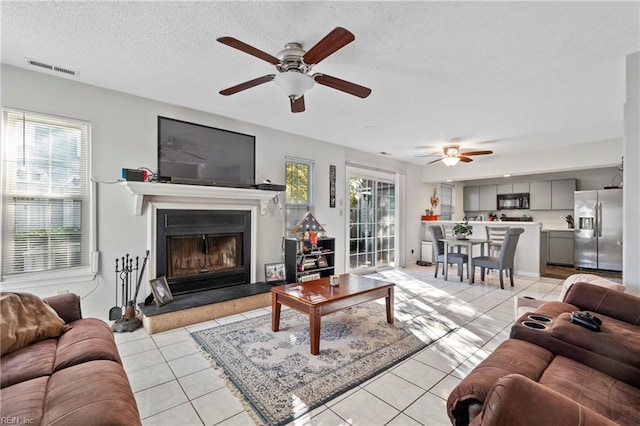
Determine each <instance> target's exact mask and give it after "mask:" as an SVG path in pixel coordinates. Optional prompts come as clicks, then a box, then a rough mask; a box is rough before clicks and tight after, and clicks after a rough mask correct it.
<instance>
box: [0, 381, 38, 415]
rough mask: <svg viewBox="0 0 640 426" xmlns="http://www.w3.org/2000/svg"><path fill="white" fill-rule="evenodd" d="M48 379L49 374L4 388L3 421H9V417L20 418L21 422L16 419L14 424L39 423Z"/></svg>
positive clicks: (2, 393) (1, 411)
mask: <svg viewBox="0 0 640 426" xmlns="http://www.w3.org/2000/svg"><path fill="white" fill-rule="evenodd" d="M48 381H49V376H46V377H38V378H37V379H32V380H27V381H25V382H22V383H17V384H15V385H13V386H8V387H6V388H2V391H0V395H1V396H2V398H1V399H0V400H1V401H2V404H0V416H1V418H2V420H4V421H3V423H8V420H7V419H9V420H10V419H20V421H21V423H18V422H17V421H16V422H15V423H14V424H29V425H39V424H40V420H41V419H42V403H43V401H44V398H45V393H46V391H47V382H48Z"/></svg>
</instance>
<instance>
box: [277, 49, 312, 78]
mask: <svg viewBox="0 0 640 426" xmlns="http://www.w3.org/2000/svg"><path fill="white" fill-rule="evenodd" d="M305 53H307V52H306V51H305V50H304V49H303V48H302V45H301V44H300V43H287V44H286V45H285V46H284V49H283V50H281V51H280V52H278V54H277V55H276V57H277V58H278V59H280V63H279V64H278V65H276V68H277V69H278V71H280V72H287V71H292V70H295V71H298V72H301V73H305V74H306V73H308V72H309V71H311V68H312V67H313V66H312V65H307V64H305V63H304V62H303V61H302V57H303V56H304V54H305Z"/></svg>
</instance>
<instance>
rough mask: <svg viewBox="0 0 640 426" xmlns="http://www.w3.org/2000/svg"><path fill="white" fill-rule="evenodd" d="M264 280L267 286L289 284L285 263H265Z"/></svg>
mask: <svg viewBox="0 0 640 426" xmlns="http://www.w3.org/2000/svg"><path fill="white" fill-rule="evenodd" d="M264 279H265V281H266V282H267V284H277V283H282V284H284V283H286V282H287V272H286V270H285V268H284V262H277V263H265V264H264Z"/></svg>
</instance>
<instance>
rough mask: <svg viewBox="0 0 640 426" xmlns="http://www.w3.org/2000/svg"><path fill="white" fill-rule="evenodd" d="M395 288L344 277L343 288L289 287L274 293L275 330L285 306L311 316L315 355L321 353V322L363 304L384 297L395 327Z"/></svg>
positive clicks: (319, 284)
mask: <svg viewBox="0 0 640 426" xmlns="http://www.w3.org/2000/svg"><path fill="white" fill-rule="evenodd" d="M394 286H395V284H393V283H389V282H386V281H380V280H374V279H372V278H367V277H362V276H359V275H350V274H343V275H340V284H339V285H338V286H335V287H334V286H330V285H329V278H328V277H327V278H320V279H318V280H314V281H307V282H304V283H295V284H285V285H281V286H278V287H273V288H272V289H271V307H272V311H271V329H272V330H273V331H274V332H275V331H278V330H279V329H280V309H281V307H282V305H285V306H288V307H290V308H293V309H295V310H296V311H299V312H302V313H304V314H307V315H309V323H310V325H309V333H310V334H311V336H310V338H311V354H312V355H318V354H319V353H320V318H322V316H323V315H327V314H330V313H332V312H336V311H339V310H342V309H345V308H348V307H351V306H355V305H359V304H360V303H364V302H368V301H371V300H375V299H380V298H381V297H384V298H385V299H386V304H387V322H388V323H389V324H392V323H393V287H394Z"/></svg>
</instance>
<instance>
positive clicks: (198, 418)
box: [115, 266, 562, 426]
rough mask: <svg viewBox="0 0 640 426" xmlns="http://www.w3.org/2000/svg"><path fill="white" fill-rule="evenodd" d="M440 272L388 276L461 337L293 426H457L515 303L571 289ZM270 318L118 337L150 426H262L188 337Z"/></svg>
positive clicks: (544, 281)
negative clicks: (458, 399) (459, 403)
mask: <svg viewBox="0 0 640 426" xmlns="http://www.w3.org/2000/svg"><path fill="white" fill-rule="evenodd" d="M433 272H434V270H433V267H421V266H413V267H410V268H406V269H394V270H389V271H382V272H380V273H381V274H383V275H384V276H385V277H386V278H387V279H389V280H391V281H393V282H395V283H396V285H397V286H396V293H395V294H396V304H405V305H406V308H410V307H411V306H412V305H414V306H417V305H422V306H425V305H426V306H428V307H430V309H433V310H435V311H438V312H439V313H441V314H444V315H446V316H447V317H448V318H449V319H451V320H453V321H455V322H456V324H457V325H458V327H459V329H458V330H457V331H455V332H454V333H451V334H449V335H448V336H446V337H444V338H443V339H441V340H440V341H438V342H437V343H435V344H433V345H431V346H429V347H427V348H425V349H424V350H422V351H421V352H418V353H417V354H415V355H414V356H412V357H411V358H409V359H407V360H405V361H404V362H402V363H400V364H398V365H396V366H394V367H393V368H391V369H389V370H387V371H386V372H384V373H381V374H380V375H378V376H376V377H374V378H373V379H371V380H369V381H367V382H365V383H363V384H361V385H360V386H358V387H356V388H354V389H352V390H351V391H349V392H347V393H345V394H343V395H341V396H339V397H337V398H335V399H333V400H331V401H329V402H327V403H326V404H325V405H323V406H321V407H319V408H317V409H315V410H313V411H312V412H310V413H308V415H306V416H304V417H303V418H301V419H298V420H296V421H295V422H293V423H292V425H303V424H304V425H318V426H319V425H367V426H372V425H390V426H394V425H402V426H410V425H449V424H450V422H449V419H448V417H447V414H446V408H445V407H446V399H447V397H448V395H449V393H450V392H451V390H452V389H453V387H455V386H456V384H458V383H459V382H460V380H461V379H462V378H463V377H465V375H466V374H468V373H469V372H470V371H471V370H472V369H473V368H474V367H475V366H476V365H477V364H478V363H479V362H480V361H482V360H483V359H484V358H486V357H487V355H489V354H490V353H491V351H492V350H493V349H495V347H496V346H497V345H498V344H500V343H501V342H502V341H504V340H505V339H507V338H508V337H509V329H510V327H511V325H512V323H513V321H514V302H513V296H514V295H519V296H533V297H535V298H539V299H548V300H557V299H558V297H559V295H560V291H561V283H562V280H560V279H555V278H529V277H522V276H516V277H515V287H513V288H511V287H508V288H506V289H504V290H501V289H500V286H499V283H498V277H497V274H496V273H493V274H489V276H488V278H487V280H486V281H485V283H481V282H478V280H476V283H475V284H474V285H472V286H470V285H469V284H468V283H467V282H466V281H465V282H459V281H457V280H456V278H454V276H455V272H454V273H453V274H451V275H450V277H451V278H450V281H444V280H443V279H441V278H440V277H439V278H434V277H433ZM507 285H508V284H507ZM270 312H271V309H270V308H265V309H258V310H254V311H250V312H246V313H243V314H239V315H232V316H229V317H225V318H220V319H217V320H214V321H209V322H205V323H200V324H196V325H193V326H189V327H185V328H180V329H177V330H172V331H167V332H164V333H158V334H154V335H151V336H149V335H148V334H147V333H146V332H145V331H144V329H139V330H137V331H135V332H133V333H116V334H115V338H116V342H117V344H118V349H119V350H120V354H121V356H122V360H123V364H124V367H125V370H126V371H127V374H128V376H129V380H130V382H131V386H132V388H133V391H134V393H135V397H136V400H137V402H138V408H139V410H140V417H141V419H142V423H143V424H144V425H172V426H173V425H185V426H187V425H253V424H254V421H253V420H252V417H251V416H250V415H249V413H248V412H247V411H245V409H244V408H243V405H242V403H241V400H240V399H239V398H238V397H237V396H236V395H234V393H233V391H232V390H230V388H228V387H227V386H226V384H225V381H224V380H223V379H222V378H221V377H220V373H219V372H218V371H217V370H215V369H213V368H211V366H210V363H209V361H208V360H207V359H206V358H205V357H204V356H203V355H201V354H200V352H199V350H198V348H197V347H196V345H195V343H194V341H193V340H192V339H191V337H190V334H189V333H190V332H191V331H195V330H200V329H204V328H210V327H215V326H217V325H220V324H225V323H229V322H232V321H237V320H241V319H244V318H247V317H251V316H256V315H263V314H266V313H270Z"/></svg>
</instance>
